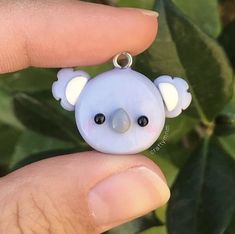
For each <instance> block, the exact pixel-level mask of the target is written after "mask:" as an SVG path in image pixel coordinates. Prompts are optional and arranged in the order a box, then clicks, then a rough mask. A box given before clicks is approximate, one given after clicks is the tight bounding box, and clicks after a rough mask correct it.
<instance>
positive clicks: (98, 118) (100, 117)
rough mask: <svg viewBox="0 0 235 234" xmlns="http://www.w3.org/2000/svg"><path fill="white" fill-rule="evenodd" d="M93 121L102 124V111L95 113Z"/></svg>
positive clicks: (103, 119)
mask: <svg viewBox="0 0 235 234" xmlns="http://www.w3.org/2000/svg"><path fill="white" fill-rule="evenodd" d="M94 121H95V123H97V124H103V123H104V121H105V116H104V114H102V113H99V114H96V115H95V118H94Z"/></svg>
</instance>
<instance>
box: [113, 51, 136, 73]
mask: <svg viewBox="0 0 235 234" xmlns="http://www.w3.org/2000/svg"><path fill="white" fill-rule="evenodd" d="M120 56H125V57H126V59H127V64H126V65H125V66H121V65H120V64H119V63H118V59H119V57H120ZM132 62H133V59H132V56H131V55H130V54H129V53H127V52H121V53H118V54H117V55H116V56H115V57H114V58H113V65H114V67H116V68H121V69H123V68H128V67H131V65H132Z"/></svg>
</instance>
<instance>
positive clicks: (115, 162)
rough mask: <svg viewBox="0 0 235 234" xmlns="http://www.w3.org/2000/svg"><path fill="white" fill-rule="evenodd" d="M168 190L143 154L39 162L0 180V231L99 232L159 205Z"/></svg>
mask: <svg viewBox="0 0 235 234" xmlns="http://www.w3.org/2000/svg"><path fill="white" fill-rule="evenodd" d="M169 194H170V193H169V189H168V187H167V185H166V183H165V179H164V177H163V175H162V173H161V171H160V169H159V168H158V167H157V166H156V165H155V164H154V163H153V162H152V161H150V160H149V159H147V158H145V157H143V156H137V155H136V156H135V155H129V156H128V155H127V156H113V155H112V156H110V155H104V154H101V153H97V152H86V153H80V154H73V155H66V156H61V157H55V158H51V159H47V160H43V161H40V162H37V163H34V164H31V165H29V166H26V167H24V168H22V169H19V170H18V171H15V172H13V173H11V174H9V175H8V176H6V177H3V178H2V179H1V180H0V210H1V213H0V221H1V222H0V232H1V233H18V232H19V233H58V234H60V233H70V234H76V233H92V234H93V233H101V232H104V231H106V230H108V229H111V228H112V227H114V226H117V225H119V224H122V223H124V222H127V221H129V220H131V219H134V218H136V217H138V216H141V215H143V214H145V213H147V212H149V211H151V210H153V209H156V208H157V207H159V206H161V205H163V204H164V203H166V202H167V200H168V199H169Z"/></svg>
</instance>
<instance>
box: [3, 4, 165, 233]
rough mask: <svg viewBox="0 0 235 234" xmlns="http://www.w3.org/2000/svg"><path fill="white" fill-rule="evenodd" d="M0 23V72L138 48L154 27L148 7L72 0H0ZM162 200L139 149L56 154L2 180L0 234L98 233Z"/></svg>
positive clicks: (161, 182)
mask: <svg viewBox="0 0 235 234" xmlns="http://www.w3.org/2000/svg"><path fill="white" fill-rule="evenodd" d="M0 24H1V27H0V51H1V55H0V73H5V72H10V71H16V70H18V69H22V68H26V67H28V66H37V67H72V66H78V65H92V64H99V63H103V62H105V61H107V60H108V59H110V58H111V57H112V56H113V55H115V54H116V53H118V52H120V51H128V52H130V53H131V54H138V53H140V52H142V51H143V50H145V49H146V48H147V47H148V46H149V45H150V44H151V43H152V41H153V40H154V38H155V36H156V29H157V19H156V15H154V13H151V12H146V11H141V10H137V9H126V8H113V7H108V6H102V5H97V4H90V3H84V2H79V1H75V0H69V1H62V0H57V1H44V0H40V1H29V0H28V1H27V0H25V1H3V2H1V3H0ZM168 199H169V189H168V187H167V185H166V182H165V179H164V176H163V174H162V173H161V171H160V169H159V168H158V167H157V166H156V165H155V164H154V163H153V162H152V161H150V160H149V159H147V158H145V157H143V156H140V155H123V156H120V155H119V156H114V155H112V156H111V155H106V154H101V153H97V152H85V153H79V154H73V155H66V156H60V157H54V158H50V159H47V160H43V161H40V162H37V163H34V164H31V165H28V166H26V167H24V168H21V169H19V170H17V171H15V172H13V173H11V174H9V175H7V176H5V177H2V178H1V179H0V210H1V212H0V233H1V234H9V233H10V234H15V233H16V234H17V233H27V234H31V233H42V234H44V233H45V234H47V233H56V234H61V233H69V234H77V233H79V234H83V233H91V234H93V233H101V232H104V231H106V230H108V229H110V228H112V227H114V226H117V225H119V224H122V223H124V222H127V221H129V220H131V219H134V218H136V217H138V216H141V215H143V214H145V213H147V212H149V211H151V210H154V209H156V208H157V207H159V206H161V205H163V204H164V203H166V202H167V200H168Z"/></svg>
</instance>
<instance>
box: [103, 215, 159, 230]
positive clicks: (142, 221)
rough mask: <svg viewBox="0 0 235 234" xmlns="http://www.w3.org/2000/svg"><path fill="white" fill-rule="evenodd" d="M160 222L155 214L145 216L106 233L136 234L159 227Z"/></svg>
mask: <svg viewBox="0 0 235 234" xmlns="http://www.w3.org/2000/svg"><path fill="white" fill-rule="evenodd" d="M159 224H160V222H159V221H158V220H157V219H156V217H155V215H154V213H153V212H151V213H149V214H147V215H144V216H143V217H140V218H137V219H135V220H133V221H131V222H128V223H126V224H122V225H120V226H118V227H116V228H113V229H112V230H110V231H108V232H106V233H107V234H124V233H128V234H136V233H140V232H141V231H143V230H145V229H147V228H150V227H153V226H157V225H159Z"/></svg>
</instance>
